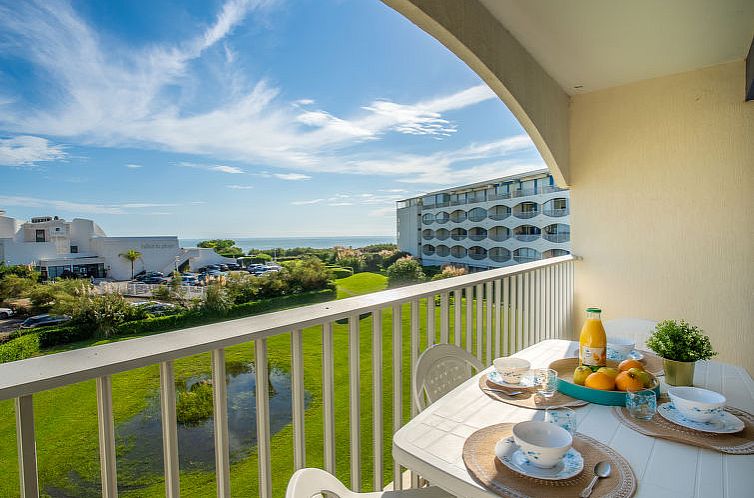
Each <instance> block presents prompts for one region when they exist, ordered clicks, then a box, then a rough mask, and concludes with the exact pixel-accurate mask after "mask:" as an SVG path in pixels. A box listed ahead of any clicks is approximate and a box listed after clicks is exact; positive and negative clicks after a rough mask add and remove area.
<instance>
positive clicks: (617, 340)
mask: <svg viewBox="0 0 754 498" xmlns="http://www.w3.org/2000/svg"><path fill="white" fill-rule="evenodd" d="M607 345H608V346H609V347H610V349H612V350H613V351H615V352H616V353H617V354H618V356H620V357H621V359H626V358H627V357H628V354H629V353H630V352H631V351H633V350H634V348H636V342H635V341H634V340H633V339H629V338H628V337H608V338H607Z"/></svg>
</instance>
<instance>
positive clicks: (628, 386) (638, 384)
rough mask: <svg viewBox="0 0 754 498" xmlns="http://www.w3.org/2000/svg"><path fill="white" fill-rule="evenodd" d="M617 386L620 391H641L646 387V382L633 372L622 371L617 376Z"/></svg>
mask: <svg viewBox="0 0 754 498" xmlns="http://www.w3.org/2000/svg"><path fill="white" fill-rule="evenodd" d="M587 380H589V379H587ZM615 387H617V388H618V390H619V391H641V390H642V389H644V383H643V382H642V381H641V379H640V378H639V377H638V376H637V375H635V374H634V373H633V372H621V373H619V374H618V376H617V377H616V378H615Z"/></svg>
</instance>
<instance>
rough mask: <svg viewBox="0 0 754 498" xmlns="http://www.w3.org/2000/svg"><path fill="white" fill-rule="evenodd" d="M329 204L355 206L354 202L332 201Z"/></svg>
mask: <svg viewBox="0 0 754 498" xmlns="http://www.w3.org/2000/svg"><path fill="white" fill-rule="evenodd" d="M328 206H333V207H339V206H353V202H331V203H329V204H328Z"/></svg>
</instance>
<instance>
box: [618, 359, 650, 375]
mask: <svg viewBox="0 0 754 498" xmlns="http://www.w3.org/2000/svg"><path fill="white" fill-rule="evenodd" d="M629 368H640V369H642V370H644V365H642V363H641V362H640V361H639V360H633V359H631V360H623V361H622V362H620V365H618V370H620V371H621V372H625V371H626V370H628V369H629Z"/></svg>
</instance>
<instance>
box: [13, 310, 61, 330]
mask: <svg viewBox="0 0 754 498" xmlns="http://www.w3.org/2000/svg"><path fill="white" fill-rule="evenodd" d="M70 319H71V317H70V316H68V315H49V314H44V315H37V316H32V317H29V318H27V319H26V320H24V321H23V322H21V325H20V327H21V328H22V329H33V328H36V327H49V326H50V325H60V324H61V323H65V322H67V321H68V320H70Z"/></svg>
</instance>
